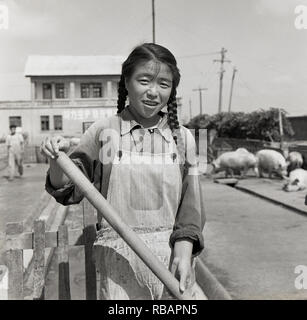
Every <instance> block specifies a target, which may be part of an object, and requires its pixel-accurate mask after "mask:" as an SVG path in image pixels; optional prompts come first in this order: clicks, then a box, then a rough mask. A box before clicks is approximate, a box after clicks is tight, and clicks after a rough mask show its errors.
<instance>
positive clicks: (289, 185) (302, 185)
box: [283, 168, 307, 192]
mask: <svg viewBox="0 0 307 320" xmlns="http://www.w3.org/2000/svg"><path fill="white" fill-rule="evenodd" d="M286 180H287V182H286V183H285V184H284V186H283V190H285V191H288V192H291V191H299V190H304V189H306V187H307V170H304V169H301V168H298V169H294V170H293V171H291V172H290V175H289V178H286Z"/></svg>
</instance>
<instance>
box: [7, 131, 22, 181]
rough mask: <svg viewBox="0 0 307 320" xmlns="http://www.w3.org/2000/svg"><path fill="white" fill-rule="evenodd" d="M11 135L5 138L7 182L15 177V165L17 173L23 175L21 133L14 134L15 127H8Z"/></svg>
mask: <svg viewBox="0 0 307 320" xmlns="http://www.w3.org/2000/svg"><path fill="white" fill-rule="evenodd" d="M10 130H11V133H10V134H9V135H8V136H7V138H6V145H7V152H8V170H9V178H8V180H9V181H13V180H14V177H15V164H17V168H18V173H19V175H20V176H22V175H23V156H24V139H23V136H22V134H21V133H17V132H16V126H15V125H11V126H10Z"/></svg>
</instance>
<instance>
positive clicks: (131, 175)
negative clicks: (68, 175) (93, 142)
mask: <svg viewBox="0 0 307 320" xmlns="http://www.w3.org/2000/svg"><path fill="white" fill-rule="evenodd" d="M146 134H149V133H148V131H147V132H146ZM130 141H131V140H130V134H126V135H123V136H122V139H121V146H120V148H119V150H120V151H119V152H118V154H117V155H116V156H115V158H114V160H113V164H112V169H111V173H110V180H109V187H108V193H107V200H108V202H109V203H110V204H111V205H112V206H113V207H114V208H115V209H116V211H117V212H118V214H119V215H120V217H121V218H122V219H123V220H124V221H125V222H126V223H127V224H128V225H129V226H130V227H131V228H132V229H133V230H134V231H135V232H136V233H137V234H138V236H139V237H140V238H141V239H142V240H143V241H144V243H145V244H146V245H147V246H148V247H149V249H150V250H151V251H152V252H153V253H154V254H155V255H156V257H158V259H160V261H161V262H163V263H164V264H165V266H166V267H167V268H168V267H169V263H170V256H171V248H170V246H169V237H170V235H171V233H172V229H173V226H174V222H175V216H176V213H177V210H178V206H179V202H180V198H181V189H182V175H181V172H180V166H179V162H178V161H177V159H179V157H178V156H177V157H174V153H173V152H169V153H164V152H163V153H160V154H153V153H145V152H137V151H130ZM102 225H103V229H102V234H103V236H102V237H101V238H98V239H97V240H96V242H95V244H94V247H95V253H96V263H97V266H98V269H99V272H100V298H101V299H108V300H109V299H112V300H139V299H141V300H152V299H161V297H162V294H163V291H164V285H163V284H162V282H161V281H160V280H159V279H158V278H157V277H156V276H155V275H154V274H153V273H152V272H151V271H150V269H149V268H148V267H147V266H146V265H145V264H144V263H143V261H142V260H141V259H140V258H139V257H138V256H137V255H136V254H135V253H134V251H133V250H132V249H130V247H129V246H128V245H127V244H126V243H125V241H124V240H122V239H121V238H120V237H119V236H118V235H117V233H116V232H115V231H114V230H113V229H112V228H111V227H110V226H108V224H107V223H106V222H103V223H102Z"/></svg>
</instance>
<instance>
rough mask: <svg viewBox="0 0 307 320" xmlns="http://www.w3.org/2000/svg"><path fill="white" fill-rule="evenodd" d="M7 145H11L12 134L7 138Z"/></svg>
mask: <svg viewBox="0 0 307 320" xmlns="http://www.w3.org/2000/svg"><path fill="white" fill-rule="evenodd" d="M5 143H6V145H7V146H8V147H9V146H10V145H11V136H10V135H8V136H7V137H6V140H5Z"/></svg>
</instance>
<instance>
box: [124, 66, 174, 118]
mask: <svg viewBox="0 0 307 320" xmlns="http://www.w3.org/2000/svg"><path fill="white" fill-rule="evenodd" d="M172 83H173V75H172V72H171V69H170V68H169V67H168V66H167V65H166V64H164V63H160V62H155V61H152V60H151V61H148V62H144V63H141V64H139V65H138V66H137V67H136V68H135V70H134V72H133V74H132V75H131V77H130V78H129V79H126V81H125V85H126V89H127V91H128V96H129V105H130V108H133V110H134V111H136V112H137V113H138V115H139V116H141V117H142V118H146V119H149V118H151V117H153V116H155V115H156V114H157V113H158V112H159V111H161V110H162V109H163V108H164V106H165V105H166V104H167V102H168V100H169V97H170V94H171V91H172Z"/></svg>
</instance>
